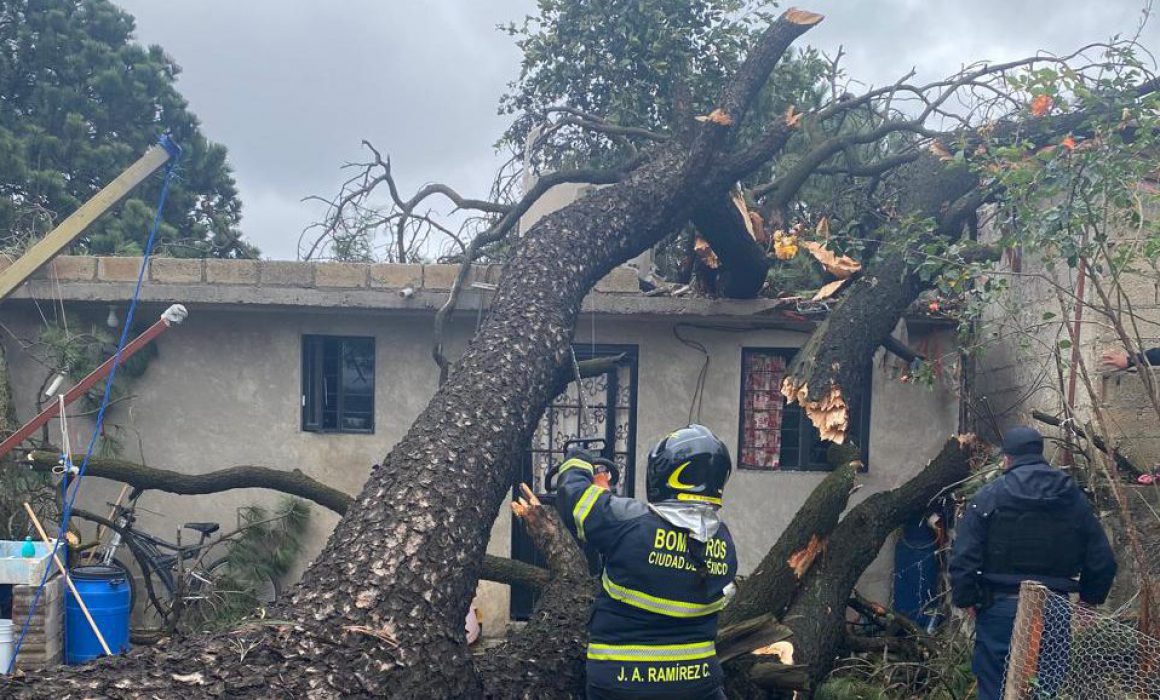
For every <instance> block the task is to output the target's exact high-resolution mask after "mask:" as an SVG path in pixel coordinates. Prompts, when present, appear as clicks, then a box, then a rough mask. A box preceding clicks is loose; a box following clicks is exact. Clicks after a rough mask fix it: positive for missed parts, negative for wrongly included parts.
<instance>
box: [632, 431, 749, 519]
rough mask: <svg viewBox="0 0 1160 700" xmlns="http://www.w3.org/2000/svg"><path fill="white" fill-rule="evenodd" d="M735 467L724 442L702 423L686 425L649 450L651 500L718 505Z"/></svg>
mask: <svg viewBox="0 0 1160 700" xmlns="http://www.w3.org/2000/svg"><path fill="white" fill-rule="evenodd" d="M732 471H733V460H732V459H730V458H729V450H728V449H727V448H726V447H725V443H723V442H721V441H720V440H718V439H717V436H716V435H714V434H713V433H712V431H710V430H709V429H708V428H706V427H705V426H703V425H695V424H694V425H689V426H686V427H684V428H681V429H680V430H677V431H675V432H672V433H669V434H668V435H666V436H665V437H664V438H663V439H661V441H660V442H658V443H657V444H656V447H654V448H652V451H651V452H649V454H648V478H647V484H646V491H647V495H648V500H649V502H650V503H657V502H660V501H669V500H674V499H675V500H678V501H690V502H694V503H709V504H711V505H715V506H719V505H721V494H722V492H723V491H724V490H725V482H726V481H728V480H729V473H730V472H732Z"/></svg>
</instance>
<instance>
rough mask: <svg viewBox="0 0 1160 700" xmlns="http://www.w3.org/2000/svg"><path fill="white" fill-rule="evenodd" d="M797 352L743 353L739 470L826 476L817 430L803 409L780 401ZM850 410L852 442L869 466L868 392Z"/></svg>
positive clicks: (826, 446) (822, 442)
mask: <svg viewBox="0 0 1160 700" xmlns="http://www.w3.org/2000/svg"><path fill="white" fill-rule="evenodd" d="M795 352H796V351H795V350H788V349H755V348H744V349H743V350H742V351H741V411H740V414H741V425H740V429H739V431H738V439H737V445H738V448H737V451H738V456H737V464H738V467H739V468H741V469H757V470H764V471H777V470H783V469H784V470H795V471H827V470H829V468H830V465H829V464H828V463H827V462H826V450H827V449H829V447H830V445H831V444H832V443H830V442H829V441H827V440H822V438H821V436H820V435H818V430H817V428H815V427H814V426H813V424H812V423H810V421H809V419H808V418H806V416H805V414H804V413H803V412H802V408H801V406H798V405H797V404H794V405H792V406H787V405H786V401H785V397H783V396H782V395H781V381H782V379H783V378H784V377H785V369H786V367H787V366H788V365H789V363H790V361H791V360H793V356H794V353H795ZM860 394H861V396H862V398H861V400H860V401H859V403H858V405H856V406H853V407H852V408H851V410H850V437H851V439H853V440H854V441H855V443H856V444H857V445H858V446H859V447H860V448H861V449H862V463H863V464H866V461H867V450H866V446H867V442H868V440H867V439H866V437H867V436H868V435H869V434H870V430H869V418H870V396H869V394H870V392H869V391H863V392H860Z"/></svg>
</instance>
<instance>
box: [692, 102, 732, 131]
mask: <svg viewBox="0 0 1160 700" xmlns="http://www.w3.org/2000/svg"><path fill="white" fill-rule="evenodd" d="M695 119H696V120H697V121H699V122H711V123H713V124H719V125H721V126H729V125H730V124H732V123H733V117H731V116H729V114H728V113H727V112H726V111H725V110H723V109H721V108H720V107H718V108H717V109H715V110H713V111H712V112H709V113H708V114H706V115H703V116H700V117H695Z"/></svg>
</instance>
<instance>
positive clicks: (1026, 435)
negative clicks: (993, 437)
mask: <svg viewBox="0 0 1160 700" xmlns="http://www.w3.org/2000/svg"><path fill="white" fill-rule="evenodd" d="M1003 454H1005V455H1011V456H1012V457H1019V456H1021V455H1041V454H1043V436H1042V435H1040V434H1039V431H1038V430H1036V429H1035V428H1028V427H1027V426H1025V425H1019V426H1016V427H1014V428H1011V429H1010V430H1008V431H1007V432H1005V433H1003Z"/></svg>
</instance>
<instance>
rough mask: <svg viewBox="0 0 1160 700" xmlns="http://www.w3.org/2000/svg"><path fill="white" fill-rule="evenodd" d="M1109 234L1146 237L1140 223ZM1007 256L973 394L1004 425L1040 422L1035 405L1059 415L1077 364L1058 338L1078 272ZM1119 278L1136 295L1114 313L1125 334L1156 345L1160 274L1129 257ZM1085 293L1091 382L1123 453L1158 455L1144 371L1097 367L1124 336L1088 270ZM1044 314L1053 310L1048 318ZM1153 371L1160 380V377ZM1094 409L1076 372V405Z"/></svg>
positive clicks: (1157, 427) (991, 236) (1082, 412)
mask: <svg viewBox="0 0 1160 700" xmlns="http://www.w3.org/2000/svg"><path fill="white" fill-rule="evenodd" d="M1153 214H1155V212H1153ZM1111 234H1112V239H1113V245H1114V246H1135V247H1137V248H1138V247H1139V244H1140V243H1141V241H1140V240H1139V239H1138V238H1137V236H1136V233H1135V231H1128V230H1118V231H1112V232H1111ZM997 237H998V232H996V231H994V230H986V229H984V230H982V231H980V240H981V241H982V242H994V241H995V240H997ZM1008 263H1009V260H1006V259H1005V260H1004V264H1002V265H1001V266H1000V268H999V274H1000V275H1001V276H1002V277H1003V278H1004V279H1006V280H1007V281H1008V283H1009V285H1010V286H1009V289H1008V291H1007V293H1006V294H1003V295H1000V296H999V298H998V299H997V300H996V301H995V303H994V304H992V305H991V307H990V308H989V309H988V310H987V312H986V313H985V315H984V323H983V324H982V325H981V327H980V329H979V336H980V337H979V338H978V342H979V343H980V344H981V345H982V347H983V352H982V355H981V357H980V358H979V359H978V361H977V363H976V373H975V389H976V394H977V396H981V397H984V398H985V400H986V401H987V403H988V405H989V408H990V410H991V412H993V414H994V415H995V416H996V418H997V419H998V422H999V424H1000V426H1001V427H1007V426H1010V425H1014V424H1020V423H1022V424H1030V425H1036V421H1034V419H1032V418H1031V412H1032V411H1033V410H1040V411H1043V412H1046V413H1049V414H1053V415H1059V414H1060V413H1062V410H1063V407H1064V404H1065V402H1066V393H1065V392H1066V389H1064V388H1061V386H1060V384H1061V381H1060V374H1061V373H1062V375H1063V383H1064V384H1066V382H1067V381H1068V379H1069V374H1070V372H1071V364H1070V360H1071V349H1070V348H1059V342H1060V341H1061V340H1065V339H1069V334H1068V332H1067V328H1066V327H1065V325H1064V324H1070V323H1073V322H1074V319H1075V316H1074V305H1073V304H1074V302H1073V300H1071V299H1069V298H1067V297H1068V295H1069V294H1074V293H1075V291H1077V287H1078V271H1077V270H1074V269H1070V268H1068V267H1067V266H1066V265H1062V264H1061V265H1060V266H1058V267H1057V268H1056V269H1055V270H1048V269H1047V266H1046V265H1045V264H1044V261H1043V260H1042V259H1039V258H1037V257H1035V256H1031V255H1024V256H1023V258H1022V261H1021V266H1020V267H1019V269H1018V270H1016V269H1013V267H1012V266H1011V265H1010V264H1008ZM1104 284H1105V286H1108V285H1109V284H1110V282H1109V281H1108V280H1104ZM1056 285H1058V287H1059V288H1062V289H1063V290H1065V294H1064V296H1065V299H1066V303H1067V306H1068V308H1066V309H1064V308H1061V306H1060V301H1059V291H1058V290H1057V287H1056ZM1120 285H1121V289H1122V290H1123V292H1124V296H1125V298H1126V299H1127V300H1129V301H1130V304H1123V305H1122V307H1121V308H1120V309H1118V311H1117V313H1118V315H1119V317H1120V319H1121V321H1122V322H1123V325H1124V326H1125V328H1126V331H1127V333H1128V334H1129V336H1130V337H1131V338H1132V339H1133V342H1134V343H1138V344H1139V345H1140V346H1141V347H1142V348H1144V349H1146V348H1149V347H1157V346H1160V272H1158V271H1157V268H1156V266H1155V262H1154V261H1150V260H1147V259H1145V258H1143V257H1142V256H1141V257H1140V258H1139V259H1138V260H1136V261H1135V263H1134V264H1133V271H1131V272H1128V273H1126V274H1123V275H1122V276H1121V278H1120ZM1110 291H1111V290H1109V292H1110ZM1083 301H1084V304H1085V305H1086V308H1084V310H1083V316H1082V323H1081V330H1080V343H1079V350H1080V357H1081V358H1082V360H1083V363H1084V364H1085V366H1086V368H1087V370H1088V372H1089V374H1090V375H1091V377H1092V381H1093V383H1094V384H1095V390H1096V393H1097V394H1098V395H1097V396H1096V397H1095V401H1096V402H1098V404H1099V405H1100V406H1101V407H1102V408H1103V409H1104V411H1105V413H1106V416H1107V418H1108V421H1109V423H1110V426H1109V430H1110V432H1111V433H1112V436H1111V438H1112V440H1113V441H1114V442H1116V443H1117V444H1119V445H1120V446H1121V447H1122V449H1124V451H1125V453H1126V454H1131V455H1136V458H1137V459H1140V460H1142V462H1141V463H1140V466H1148V465H1150V464H1153V463H1157V462H1160V417H1157V415H1156V410H1155V408H1154V407H1153V404H1152V402H1151V401H1150V400H1149V399H1148V397H1147V395H1146V394H1144V393H1143V392H1144V390H1143V383H1142V382H1141V381H1140V379H1139V375H1138V374H1136V373H1135V372H1127V373H1124V372H1111V373H1109V372H1107V371H1106V370H1105V369H1103V368H1101V366H1100V362H1101V359H1100V358H1101V355H1102V354H1103V352H1104V351H1105V350H1109V349H1118V348H1121V347H1122V343H1121V341H1120V338H1119V336H1118V334H1117V333H1116V332H1115V330H1114V328H1113V327H1112V326H1111V324H1109V323H1108V321H1107V319H1106V318H1105V317H1104V316H1103V315H1101V314H1100V313H1099V312H1098V311H1097V310H1096V309H1098V308H1101V307H1102V306H1103V305H1102V303H1101V301H1100V298H1099V295H1098V294H1097V292H1096V290H1095V287H1094V285H1093V283H1092V281H1091V279H1090V278H1089V279H1088V280H1087V282H1086V284H1085V293H1084V300H1083ZM1045 314H1053V316H1052V317H1050V318H1045ZM1057 348H1058V349H1059V350H1058V351H1059V352H1060V353H1061V355H1062V358H1063V361H1064V366H1063V367H1062V370H1061V369H1060V368H1057V366H1056V360H1055V357H1054V353H1055V352H1056V349H1057ZM1076 371H1077V373H1078V368H1077V370H1076ZM1157 378H1158V380H1160V375H1158V376H1157ZM1093 408H1094V406H1093V401H1092V397H1090V396H1089V393H1088V391H1087V390H1086V388H1085V387H1084V382H1083V379H1082V376H1079V375H1078V374H1077V378H1076V401H1075V411H1076V414H1077V415H1078V416H1079V417H1080V419H1081V422H1088V421H1094V419H1095V416H1094V411H1093ZM1038 427H1040V428H1044V426H1042V425H1039V426H1038Z"/></svg>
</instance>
